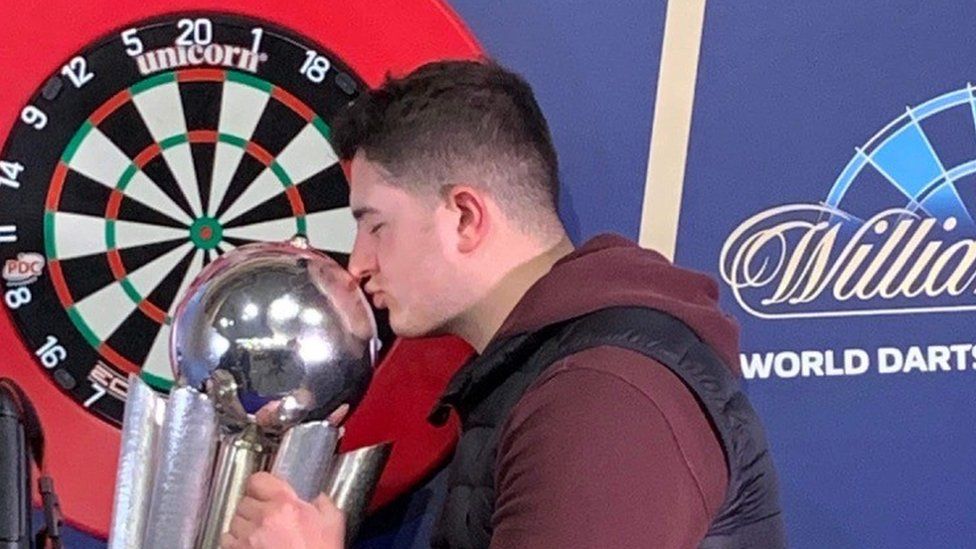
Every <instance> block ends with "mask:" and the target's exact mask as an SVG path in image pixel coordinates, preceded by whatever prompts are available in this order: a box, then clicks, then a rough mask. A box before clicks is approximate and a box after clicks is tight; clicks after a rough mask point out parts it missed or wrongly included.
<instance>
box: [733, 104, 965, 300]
mask: <svg viewBox="0 0 976 549" xmlns="http://www.w3.org/2000/svg"><path fill="white" fill-rule="evenodd" d="M974 92H976V89H974V88H973V87H972V85H967V86H966V87H965V88H962V89H960V90H956V91H953V92H950V93H946V94H944V95H941V96H939V97H936V98H934V99H931V100H929V101H927V102H925V103H922V104H921V105H918V106H916V107H909V108H908V109H906V111H905V113H904V114H902V115H901V116H899V117H897V118H896V119H894V120H893V121H892V122H891V123H889V124H888V125H887V126H885V127H884V128H882V129H881V130H880V131H878V132H877V133H876V134H875V135H874V136H873V137H872V138H870V139H869V140H868V141H867V143H865V144H864V146H862V147H858V148H856V150H855V154H854V157H853V158H851V160H850V161H849V162H848V163H847V165H846V166H845V167H844V169H843V170H842V171H841V173H840V175H839V176H838V178H837V180H836V181H835V182H834V185H833V187H832V188H831V189H830V192H829V193H828V195H827V198H826V200H824V201H823V202H821V203H815V204H787V205H783V206H777V207H773V208H770V209H767V210H765V211H763V212H760V213H758V214H756V215H754V216H752V217H750V218H749V219H747V220H745V221H743V222H742V223H741V224H740V225H739V226H738V227H737V228H735V229H734V230H733V231H732V232H731V233H730V235H729V237H728V238H727V239H726V241H725V244H724V245H723V247H722V251H721V256H720V259H719V262H720V271H721V275H722V278H723V279H724V280H725V282H726V283H727V284H728V285H729V286H730V288H731V289H732V292H733V294H734V296H735V298H736V300H737V301H738V302H739V304H740V305H741V306H742V308H743V309H744V310H746V311H747V312H749V313H750V314H752V315H755V316H758V317H761V318H804V317H826V316H852V315H877V314H903V313H921V312H949V311H964V310H976V240H974V238H976V222H974V219H973V218H974V215H976V214H974V213H973V212H974V211H976V96H974Z"/></svg>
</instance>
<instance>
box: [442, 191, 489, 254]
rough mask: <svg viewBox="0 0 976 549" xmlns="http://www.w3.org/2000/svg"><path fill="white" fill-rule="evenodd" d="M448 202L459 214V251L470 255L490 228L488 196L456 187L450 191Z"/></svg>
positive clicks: (481, 192) (480, 192) (482, 192)
mask: <svg viewBox="0 0 976 549" xmlns="http://www.w3.org/2000/svg"><path fill="white" fill-rule="evenodd" d="M447 201H448V207H450V208H451V209H452V210H455V211H456V213H457V214H458V218H457V220H458V221H457V237H458V251H459V252H461V253H468V252H471V251H473V250H475V249H477V247H478V246H479V245H480V244H481V242H482V241H483V240H484V239H485V237H487V236H488V230H489V228H490V222H491V216H490V215H489V213H488V197H487V195H486V194H485V192H484V191H482V190H481V189H476V188H474V187H470V186H467V185H455V186H453V187H451V188H450V190H448V195H447Z"/></svg>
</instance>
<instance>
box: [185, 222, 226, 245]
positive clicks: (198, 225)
mask: <svg viewBox="0 0 976 549" xmlns="http://www.w3.org/2000/svg"><path fill="white" fill-rule="evenodd" d="M223 238H224V228H223V227H221V226H220V222H219V221H217V220H216V219H214V218H212V217H206V216H204V217H201V218H199V219H197V220H196V221H194V222H193V225H191V226H190V240H192V241H193V244H194V245H195V246H196V247H197V248H200V249H201V250H212V249H214V248H216V247H217V245H218V244H220V241H221V240H222V239H223Z"/></svg>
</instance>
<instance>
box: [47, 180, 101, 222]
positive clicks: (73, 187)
mask: <svg viewBox="0 0 976 549" xmlns="http://www.w3.org/2000/svg"><path fill="white" fill-rule="evenodd" d="M64 189H65V192H62V193H61V200H60V202H59V203H58V211H59V212H65V213H76V214H83V215H90V216H92V217H98V218H104V217H105V207H106V206H107V205H108V201H109V198H110V197H111V196H112V191H111V190H110V189H109V188H108V187H106V186H105V185H102V184H101V183H99V182H97V181H95V180H94V179H90V178H88V177H87V176H85V175H84V174H82V173H80V172H76V171H74V170H68V173H67V175H65V178H64Z"/></svg>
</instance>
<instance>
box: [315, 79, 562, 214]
mask: <svg viewBox="0 0 976 549" xmlns="http://www.w3.org/2000/svg"><path fill="white" fill-rule="evenodd" d="M332 140H333V146H334V147H335V148H336V152H337V154H338V155H339V158H341V159H343V160H349V159H351V158H352V157H353V156H355V154H356V152H357V151H360V150H361V151H363V153H364V154H365V155H366V157H367V158H369V160H370V161H373V162H377V163H379V164H380V165H382V166H383V167H384V168H385V169H386V170H387V171H388V172H390V174H391V175H392V176H393V177H394V178H396V179H397V181H398V183H402V184H403V185H404V186H407V187H411V188H412V189H413V190H419V191H423V192H427V191H434V192H440V191H441V190H442V189H443V186H444V185H445V184H449V183H451V182H452V180H455V181H456V180H457V178H459V177H473V178H475V179H476V181H470V182H471V183H483V184H484V185H486V187H487V189H486V190H487V191H488V192H489V193H491V194H492V196H494V197H495V199H496V200H497V201H498V202H499V203H500V204H501V206H502V207H503V208H505V210H506V213H507V214H509V215H512V217H513V218H516V219H521V220H527V219H525V218H523V217H522V214H525V215H528V216H530V217H532V218H537V217H538V215H539V213H543V212H544V213H551V214H555V213H556V211H557V204H558V195H559V176H558V172H559V166H558V162H557V159H556V151H555V148H554V147H553V145H552V137H551V135H550V133H549V125H548V124H547V123H546V119H545V117H544V116H543V115H542V110H541V109H540V108H539V105H538V103H537V102H536V100H535V96H534V95H533V93H532V88H531V87H530V86H529V84H528V83H527V82H526V81H525V79H524V78H522V77H521V76H519V75H518V74H515V73H514V72H511V71H509V70H507V69H505V68H503V67H502V66H500V65H498V64H497V63H495V62H493V61H486V60H483V61H438V62H433V63H429V64H426V65H424V66H422V67H420V68H418V69H417V70H415V71H413V72H412V73H410V74H408V75H407V76H405V77H402V78H392V77H389V76H388V77H387V79H386V81H385V82H384V83H383V85H382V86H381V87H379V88H377V89H374V90H368V91H365V92H363V93H362V94H361V95H360V96H359V97H357V98H356V99H355V100H354V101H352V102H351V103H350V105H349V106H348V107H347V108H346V109H345V110H343V111H342V112H341V113H340V114H339V115H338V116H337V118H336V120H335V121H334V123H333V132H332ZM540 209H541V210H543V212H540ZM536 221H541V220H539V219H536ZM530 225H536V226H537V224H536V223H530Z"/></svg>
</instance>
